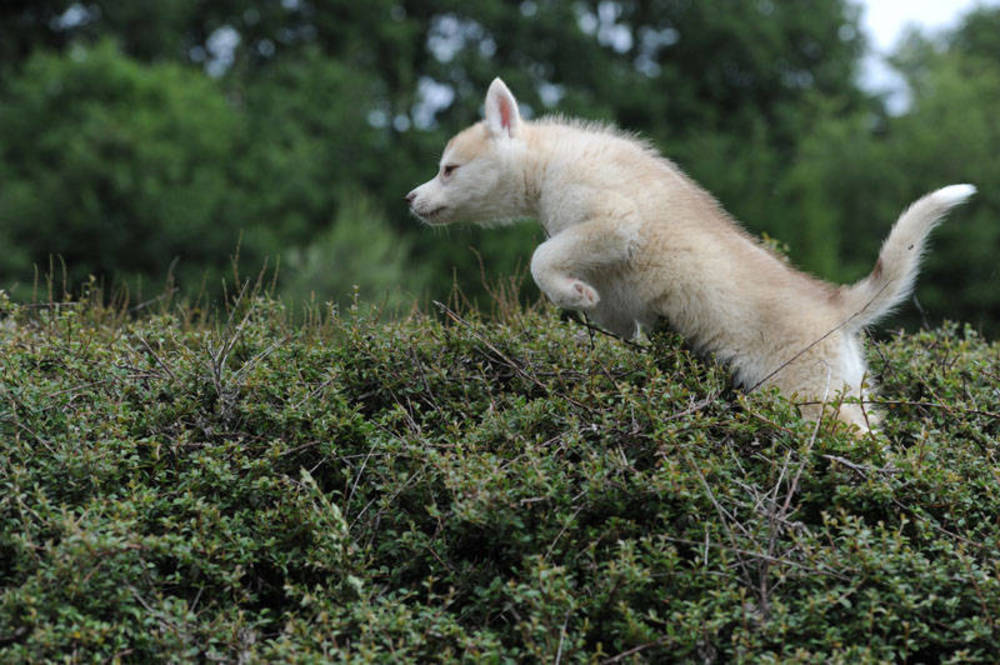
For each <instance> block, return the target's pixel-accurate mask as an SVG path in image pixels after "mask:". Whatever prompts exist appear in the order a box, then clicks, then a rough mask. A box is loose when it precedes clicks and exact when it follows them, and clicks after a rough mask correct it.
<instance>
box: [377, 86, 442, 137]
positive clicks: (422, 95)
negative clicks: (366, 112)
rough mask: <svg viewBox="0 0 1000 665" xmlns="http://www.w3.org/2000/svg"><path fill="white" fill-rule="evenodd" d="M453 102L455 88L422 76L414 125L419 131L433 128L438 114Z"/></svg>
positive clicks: (415, 106)
mask: <svg viewBox="0 0 1000 665" xmlns="http://www.w3.org/2000/svg"><path fill="white" fill-rule="evenodd" d="M453 101H455V89H454V88H452V87H451V86H450V85H445V84H444V83H438V82H437V81H435V80H434V79H432V78H431V77H430V76H421V77H420V80H419V81H418V82H417V103H416V104H414V106H413V110H412V112H411V115H412V116H413V124H414V125H415V126H416V128H417V129H430V128H432V127H433V126H434V123H435V119H434V118H435V116H436V115H437V114H438V112H439V111H442V110H444V109H446V108H448V107H449V106H451V103H452V102H453ZM370 120H371V119H370V118H369V121H370Z"/></svg>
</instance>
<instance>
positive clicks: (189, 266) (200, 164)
mask: <svg viewBox="0 0 1000 665" xmlns="http://www.w3.org/2000/svg"><path fill="white" fill-rule="evenodd" d="M242 134H243V129H242V119H241V118H240V116H239V115H237V114H235V113H233V111H232V109H231V108H230V107H229V105H228V104H227V103H226V100H225V98H224V96H223V94H222V92H221V91H220V90H219V89H218V87H217V86H215V85H214V84H213V82H212V81H210V80H207V79H206V78H205V77H203V76H201V75H199V74H197V73H195V72H192V71H190V70H188V69H185V68H182V67H180V66H178V65H176V64H160V65H154V66H150V67H144V66H140V65H138V64H136V63H135V62H133V61H130V60H128V59H126V58H123V57H121V56H120V55H119V53H118V51H117V49H116V48H115V46H114V45H112V44H111V43H108V42H104V43H101V44H100V45H98V46H95V47H92V48H90V47H79V48H76V49H74V50H73V51H72V52H71V53H69V54H67V55H66V56H58V55H54V54H48V53H42V52H39V53H36V54H35V55H34V56H33V57H32V58H31V59H30V60H29V61H28V62H27V63H26V64H25V66H24V68H23V70H22V71H21V72H20V73H19V74H18V76H17V77H15V78H13V79H12V80H11V81H10V82H9V83H8V85H7V86H6V89H5V94H4V95H3V97H2V98H0V174H2V175H0V182H2V184H0V225H2V227H3V228H4V229H5V234H6V235H7V238H8V242H9V243H10V247H11V248H12V249H13V252H14V256H15V259H16V260H15V261H13V262H11V263H7V262H5V263H4V264H3V265H2V266H0V270H2V273H0V274H2V275H3V278H4V280H5V281H8V283H9V282H10V281H16V280H18V278H20V279H22V280H23V279H24V278H25V273H24V272H23V268H24V263H25V262H26V261H28V260H33V261H38V262H43V265H44V264H45V263H47V261H46V258H47V256H49V255H59V256H61V257H62V258H63V259H64V260H65V262H66V264H67V265H68V266H69V269H70V277H71V278H72V279H74V280H75V281H80V280H83V279H85V278H86V277H87V276H88V275H91V274H93V275H96V276H98V277H102V278H109V279H110V278H112V277H113V276H114V277H118V278H125V279H129V278H133V277H140V276H141V277H147V278H152V279H157V280H159V279H162V278H163V277H164V276H165V275H166V273H167V270H168V266H169V265H170V264H171V262H173V261H174V260H175V259H179V260H180V267H179V271H180V272H179V274H180V275H183V276H186V277H188V278H190V280H192V281H194V282H195V283H196V284H195V285H197V282H198V281H200V279H201V274H202V273H203V272H204V271H205V269H206V268H216V269H217V268H218V267H219V266H221V265H224V264H225V263H226V262H227V257H228V256H229V254H231V253H232V252H233V250H234V249H235V248H236V244H237V242H238V237H239V231H240V224H242V221H240V222H239V223H238V222H237V220H236V219H234V217H233V215H232V209H231V202H232V197H233V193H232V191H231V190H230V187H229V177H228V175H227V172H228V168H229V164H230V161H231V160H232V159H233V155H234V153H235V152H236V151H237V149H238V147H239V145H240V141H241V138H242Z"/></svg>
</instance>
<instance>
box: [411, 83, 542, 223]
mask: <svg viewBox="0 0 1000 665" xmlns="http://www.w3.org/2000/svg"><path fill="white" fill-rule="evenodd" d="M485 106H486V119H485V120H484V121H482V122H480V123H477V124H475V125H472V126H471V127H469V128H467V129H465V130H463V131H462V132H460V133H459V134H457V135H456V136H455V137H453V138H452V139H451V140H450V141H448V144H447V145H446V146H445V148H444V154H443V155H442V156H441V161H440V163H439V165H438V172H437V175H436V176H434V178H433V179H432V180H429V181H427V182H425V183H424V184H422V185H420V186H419V187H417V188H416V189H414V190H413V191H411V192H410V193H409V194H407V195H406V202H407V203H409V204H410V211H411V212H413V214H415V215H416V216H417V217H419V218H420V219H422V220H423V221H424V222H426V223H428V224H433V225H439V224H451V223H452V222H458V221H474V222H478V223H482V224H488V223H490V222H497V221H501V220H505V219H510V218H514V217H520V216H524V213H523V211H522V209H523V207H524V203H523V198H524V197H523V191H522V188H523V183H522V182H520V181H522V180H523V179H521V178H519V177H518V175H517V174H518V171H517V167H518V164H519V157H520V156H521V155H523V153H524V140H523V130H524V123H523V121H522V120H521V115H520V113H519V112H518V109H517V100H516V99H514V95H512V94H511V92H510V90H508V89H507V86H506V85H504V82H503V81H501V80H500V79H499V78H497V79H494V80H493V83H492V84H491V85H490V88H489V91H488V92H487V93H486V104H485Z"/></svg>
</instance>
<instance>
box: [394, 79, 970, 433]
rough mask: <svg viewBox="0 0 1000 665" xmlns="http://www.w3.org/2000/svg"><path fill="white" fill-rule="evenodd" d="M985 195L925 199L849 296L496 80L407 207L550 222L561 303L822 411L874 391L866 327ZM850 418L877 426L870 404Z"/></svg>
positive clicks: (547, 281)
mask: <svg viewBox="0 0 1000 665" xmlns="http://www.w3.org/2000/svg"><path fill="white" fill-rule="evenodd" d="M974 192H975V188H974V187H973V186H971V185H952V186H950V187H945V188H943V189H939V190H937V191H935V192H932V193H930V194H928V195H926V196H924V197H923V198H921V199H920V200H918V201H917V202H916V203H914V204H913V205H912V206H910V208H909V209H907V210H906V212H904V213H903V214H902V216H900V218H899V219H898V221H897V222H896V224H895V226H894V227H893V229H892V231H891V232H890V234H889V237H888V238H887V239H886V241H885V244H884V245H883V246H882V250H881V253H880V255H879V258H878V262H877V263H876V265H875V269H874V270H873V271H872V273H871V274H870V275H869V276H868V277H866V278H865V279H863V280H861V281H860V282H858V283H857V284H854V285H850V286H840V287H838V286H834V285H831V284H827V283H825V282H821V281H819V280H817V279H814V278H812V277H810V276H808V275H805V274H803V273H801V272H798V271H796V270H795V269H793V268H792V267H790V266H789V265H788V264H787V263H785V262H784V261H782V260H781V259H779V258H777V257H776V256H775V255H773V254H772V253H771V252H770V251H768V250H767V249H765V248H764V247H762V246H761V245H760V244H759V243H758V242H757V241H756V240H755V239H753V238H752V237H751V236H750V235H748V234H747V233H746V232H745V231H744V230H743V229H742V228H740V227H739V226H738V225H737V224H736V223H735V222H734V221H733V220H732V219H731V218H730V217H729V215H728V214H726V212H725V211H723V210H722V208H721V207H720V206H719V204H718V203H717V202H716V201H715V199H714V198H712V196H711V195H710V194H708V193H707V192H706V191H705V190H703V189H702V188H701V187H699V186H698V185H697V184H695V183H694V182H693V181H692V180H690V179H689V178H688V177H687V176H685V175H684V174H683V173H682V172H681V171H680V170H679V169H678V168H677V167H676V166H675V165H674V164H673V163H672V162H670V161H669V160H667V159H664V158H663V157H661V156H659V155H658V154H657V153H656V152H655V151H654V150H653V149H652V148H651V147H650V146H649V145H648V144H646V143H643V142H642V141H639V140H636V139H635V138H634V137H631V136H628V135H624V134H622V133H619V132H617V131H615V130H613V129H611V128H608V127H604V126H600V125H594V124H586V123H580V122H576V121H566V120H559V119H546V120H541V121H538V122H525V121H523V120H522V119H521V117H520V115H519V113H518V108H517V101H516V100H515V99H514V97H513V95H511V93H510V91H509V90H508V89H507V87H506V86H505V85H504V83H503V82H502V81H501V80H500V79H496V80H495V81H494V82H493V84H492V85H491V86H490V89H489V91H488V93H487V96H486V119H485V121H483V122H480V123H478V124H476V125H473V126H472V127H469V128H468V129H466V130H464V131H463V132H461V133H460V134H458V135H457V136H455V137H454V138H453V139H452V140H451V141H449V142H448V145H447V146H446V147H445V150H444V154H443V156H442V158H441V162H440V169H439V171H438V175H437V176H436V177H435V178H434V179H433V180H431V181H429V182H427V183H424V184H423V185H421V186H419V187H417V188H416V189H414V190H413V191H412V192H410V193H409V194H408V195H407V197H406V198H407V201H408V202H409V203H410V205H411V209H412V210H413V212H414V213H415V214H416V215H418V216H419V217H420V218H422V219H423V220H425V221H426V222H428V223H430V224H446V223H451V222H456V221H460V220H469V221H476V222H479V223H498V222H505V221H512V220H516V219H523V218H529V217H534V218H536V219H538V220H539V222H541V224H542V225H543V226H544V227H545V230H546V232H547V234H548V236H549V238H548V240H546V241H545V242H543V243H542V244H541V245H539V246H538V248H537V249H536V250H535V253H534V255H533V256H532V259H531V274H532V276H533V277H534V279H535V281H536V282H537V284H538V286H539V288H540V289H541V290H542V291H543V292H544V293H545V295H546V296H548V298H549V299H550V300H551V301H552V302H553V303H555V304H556V305H558V306H560V307H564V308H567V309H574V310H580V311H583V312H586V313H587V315H588V316H589V317H590V318H591V320H593V321H594V322H595V323H596V324H597V325H599V326H602V327H604V328H606V329H607V330H609V331H611V332H612V333H614V334H616V335H619V336H621V337H625V338H630V337H633V336H635V335H636V334H638V332H639V331H640V330H642V329H646V328H648V327H649V326H652V325H653V323H654V322H655V321H656V320H658V319H660V318H663V319H666V321H667V322H668V324H669V325H670V327H672V328H673V329H675V330H676V331H678V332H680V333H681V334H682V335H684V336H685V337H686V338H687V339H688V340H689V342H690V343H691V344H692V345H693V346H694V347H695V348H696V349H698V350H699V351H701V352H706V353H713V354H715V355H716V357H718V358H719V359H720V360H722V361H723V362H725V363H727V364H728V365H729V366H730V367H731V368H732V370H733V372H734V374H735V379H736V381H737V383H739V384H740V385H742V386H743V387H744V388H747V389H755V388H757V387H758V386H770V385H774V386H777V387H778V388H779V389H780V390H781V391H782V392H784V393H785V394H787V395H789V396H791V397H794V398H796V399H798V400H799V401H800V402H801V403H802V404H803V406H802V410H803V413H804V414H805V415H806V416H808V417H811V418H816V417H818V415H819V413H820V409H821V406H820V405H821V404H822V403H824V402H827V401H830V400H833V399H834V398H835V397H836V396H837V395H838V394H841V393H842V394H843V395H844V396H847V397H857V398H861V399H865V398H866V397H867V396H868V391H869V385H868V384H869V380H868V377H867V376H866V365H865V359H864V354H863V351H862V341H861V339H860V336H859V332H860V331H861V329H862V328H863V327H864V326H866V325H870V324H872V323H874V322H875V321H877V320H878V319H879V318H881V317H882V316H884V315H885V314H887V313H888V312H889V311H890V310H891V309H892V308H893V307H895V306H896V305H897V304H899V302H900V301H901V300H903V299H904V298H905V297H906V296H907V294H908V293H909V292H910V290H911V289H912V287H913V283H914V280H915V279H916V274H917V269H918V263H919V259H920V254H921V252H922V251H923V248H924V241H925V239H926V237H927V234H928V233H929V232H930V231H931V229H932V228H933V227H934V226H935V225H936V224H937V223H938V222H939V221H940V219H941V217H942V216H943V215H944V214H945V213H946V212H947V211H948V210H949V209H950V208H952V207H953V206H956V205H958V204H960V203H962V202H963V201H965V200H966V199H967V198H968V197H970V196H971V195H972V194H973V193H974ZM838 415H839V417H840V418H841V419H842V420H844V421H846V422H848V423H852V424H854V425H857V426H858V427H859V428H861V430H862V431H866V430H867V429H868V426H869V424H870V423H872V421H873V414H872V413H870V412H866V411H865V410H864V409H862V407H861V406H859V404H857V403H850V402H849V403H845V404H843V405H842V406H841V407H840V410H839V413H838Z"/></svg>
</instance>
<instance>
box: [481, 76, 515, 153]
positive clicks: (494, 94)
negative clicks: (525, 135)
mask: <svg viewBox="0 0 1000 665" xmlns="http://www.w3.org/2000/svg"><path fill="white" fill-rule="evenodd" d="M486 127H487V129H489V131H490V135H491V136H493V137H494V138H501V137H510V138H514V137H516V136H517V135H518V133H519V132H520V130H521V114H520V113H519V112H518V110H517V100H516V99H514V95H512V94H511V92H510V90H509V89H507V86H506V85H504V82H503V81H501V80H500V78H499V77H497V78H495V79H493V83H491V84H490V89H489V90H488V91H487V92H486Z"/></svg>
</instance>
